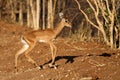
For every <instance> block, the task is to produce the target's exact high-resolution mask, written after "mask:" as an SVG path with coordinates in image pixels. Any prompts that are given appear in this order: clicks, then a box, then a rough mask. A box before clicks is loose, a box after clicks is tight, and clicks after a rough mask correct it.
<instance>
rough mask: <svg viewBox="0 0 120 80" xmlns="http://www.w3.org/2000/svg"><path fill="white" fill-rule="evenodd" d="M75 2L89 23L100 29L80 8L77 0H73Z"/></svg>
mask: <svg viewBox="0 0 120 80" xmlns="http://www.w3.org/2000/svg"><path fill="white" fill-rule="evenodd" d="M75 2H76V3H77V5H78V8H79V10H80V12H82V13H83V15H84V16H85V18H86V20H87V21H88V22H89V23H90V24H91V25H93V26H94V27H95V28H97V29H98V30H100V28H99V27H98V26H97V25H96V24H94V23H93V22H92V21H91V20H90V19H89V18H88V16H87V14H86V13H85V12H84V11H83V10H82V9H81V5H80V4H79V2H78V0H75Z"/></svg>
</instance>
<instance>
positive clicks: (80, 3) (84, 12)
mask: <svg viewBox="0 0 120 80" xmlns="http://www.w3.org/2000/svg"><path fill="white" fill-rule="evenodd" d="M60 13H63V14H64V17H66V18H68V19H69V20H70V21H71V22H72V24H73V28H72V31H71V33H70V34H71V37H72V39H73V40H75V41H95V42H102V43H105V44H107V45H108V46H110V47H111V48H120V0H0V19H1V20H4V21H7V22H9V23H13V24H19V25H22V26H23V25H25V26H27V27H30V28H33V29H35V30H37V29H46V28H54V26H55V25H56V24H57V23H58V21H59V20H60V18H59V14H60ZM63 31H64V33H63V34H62V35H63V36H65V35H68V34H67V33H66V32H67V30H63Z"/></svg>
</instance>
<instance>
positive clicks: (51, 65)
mask: <svg viewBox="0 0 120 80" xmlns="http://www.w3.org/2000/svg"><path fill="white" fill-rule="evenodd" d="M48 66H49V67H50V68H54V69H57V67H58V65H56V64H54V65H53V64H49V65H48Z"/></svg>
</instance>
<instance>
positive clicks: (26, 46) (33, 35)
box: [15, 18, 72, 68]
mask: <svg viewBox="0 0 120 80" xmlns="http://www.w3.org/2000/svg"><path fill="white" fill-rule="evenodd" d="M64 26H67V27H70V28H71V27H72V25H71V22H69V21H68V20H67V19H65V18H62V20H61V21H60V23H58V25H57V26H56V27H55V29H46V30H34V31H31V32H28V33H26V34H24V35H22V37H21V43H22V44H23V47H22V48H21V49H20V50H19V51H18V52H17V53H16V55H15V68H17V60H18V57H19V55H21V54H23V53H24V54H25V57H26V58H27V59H28V61H29V62H31V63H33V64H34V65H35V66H36V67H39V66H38V65H37V63H36V62H35V61H34V60H33V59H32V58H31V57H30V56H29V55H28V53H29V52H30V51H31V50H32V49H33V48H34V47H35V44H36V43H37V42H44V43H48V44H49V45H50V49H51V53H52V62H51V63H50V64H49V67H54V68H55V56H56V52H57V47H56V46H55V45H54V44H53V40H54V39H55V38H56V36H57V35H58V34H59V33H60V31H61V30H62V29H63V28H64Z"/></svg>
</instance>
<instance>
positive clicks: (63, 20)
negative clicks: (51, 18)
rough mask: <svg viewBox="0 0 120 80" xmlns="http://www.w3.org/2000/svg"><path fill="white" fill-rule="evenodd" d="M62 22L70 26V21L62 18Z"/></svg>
mask: <svg viewBox="0 0 120 80" xmlns="http://www.w3.org/2000/svg"><path fill="white" fill-rule="evenodd" d="M61 21H62V23H63V24H64V26H66V27H69V28H72V23H71V22H69V21H68V19H65V18H62V20H61Z"/></svg>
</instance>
